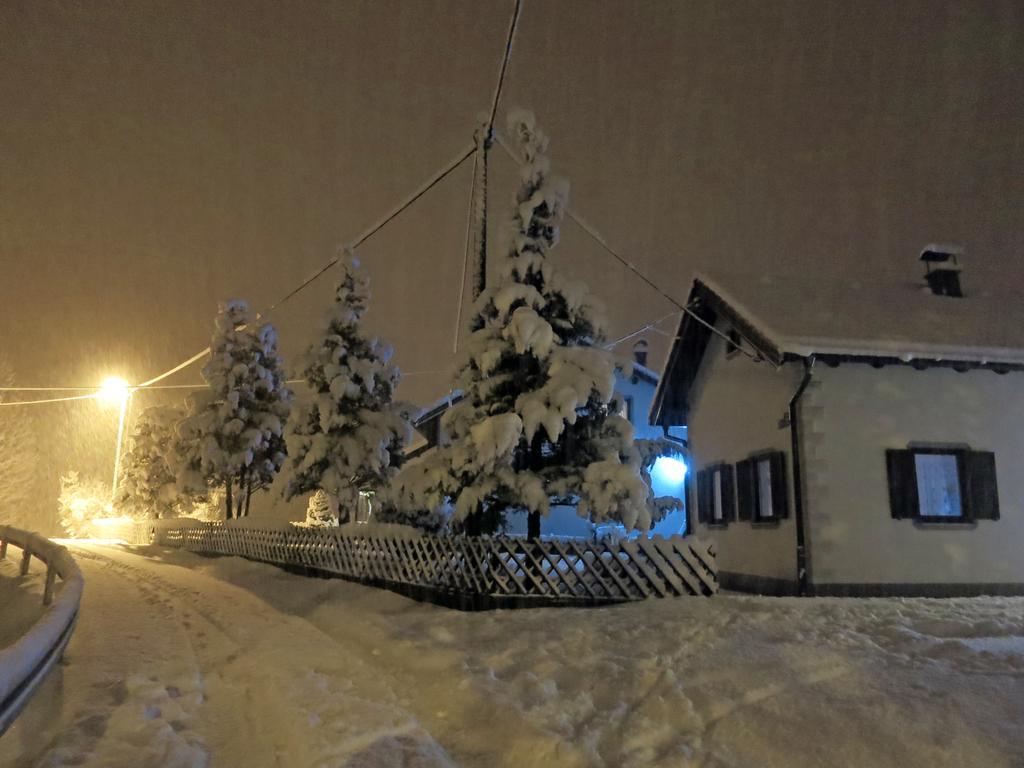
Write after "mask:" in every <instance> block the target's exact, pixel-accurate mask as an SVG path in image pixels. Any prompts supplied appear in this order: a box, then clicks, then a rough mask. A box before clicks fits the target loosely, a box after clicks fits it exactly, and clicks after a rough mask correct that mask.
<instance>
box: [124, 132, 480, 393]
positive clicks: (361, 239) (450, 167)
mask: <svg viewBox="0 0 1024 768" xmlns="http://www.w3.org/2000/svg"><path fill="white" fill-rule="evenodd" d="M475 150H476V144H475V143H471V144H470V145H469V146H468V147H466V148H465V149H464V150H463V151H462V152H460V153H459V154H458V155H457V156H456V157H455V159H453V160H452V161H451V162H450V163H448V164H447V165H446V166H444V168H442V169H441V170H440V171H438V172H437V173H436V174H434V175H433V176H432V177H431V178H429V179H428V180H427V181H426V182H424V183H423V184H421V185H420V186H419V187H417V188H416V190H414V191H413V192H412V194H410V195H409V196H408V197H407V198H405V200H403V201H402V202H401V203H399V204H398V205H397V206H395V207H394V208H393V209H392V210H391V211H389V212H388V213H387V214H385V215H384V216H383V217H382V218H381V219H379V220H378V221H377V222H376V223H375V224H373V225H372V226H370V227H369V228H368V229H366V230H364V231H363V232H362V233H361V234H360V235H359V236H358V237H356V238H355V239H354V240H352V241H351V242H350V243H348V244H347V245H346V246H345V247H344V248H342V251H346V250H354V249H355V248H356V247H358V246H360V245H362V244H363V243H365V242H366V241H367V240H369V239H370V238H371V237H373V236H374V235H375V234H377V232H379V231H380V230H381V229H383V228H384V226H386V225H387V224H388V223H390V222H391V221H392V220H393V219H394V218H395V217H396V216H398V215H399V214H400V213H401V212H402V211H404V210H405V209H406V208H408V207H409V206H410V205H412V204H413V203H415V202H416V201H417V200H419V199H420V198H421V197H423V195H424V194H426V193H427V192H428V191H429V190H430V189H431V188H432V187H434V186H435V185H436V184H439V183H440V182H441V181H442V180H443V179H444V178H445V177H446V176H448V174H450V173H451V172H452V171H454V170H455V169H456V168H458V167H459V166H460V165H462V163H463V162H465V161H466V159H467V158H468V157H469V156H470V155H472V154H473V152H474V151H475ZM340 258H341V257H340V256H334V257H333V258H332V259H331V260H330V261H328V262H327V263H326V264H325V265H324V266H323V267H321V268H320V270H319V271H318V272H317V273H316V274H314V275H313V276H312V277H310V278H307V279H306V280H305V281H304V282H303V283H302V284H301V285H299V286H298V287H296V288H293V289H292V290H291V291H289V292H288V293H287V294H285V296H283V297H282V298H280V299H279V300H278V301H276V302H274V303H273V304H271V305H270V306H269V307H268V308H267V309H266V310H264V311H263V312H257V313H256V316H257V317H262V316H263V315H266V314H268V313H269V312H271V311H273V310H275V309H277V308H278V307H280V306H281V305H282V304H284V303H285V302H286V301H288V300H289V299H291V298H292V297H293V296H295V295H296V294H297V293H299V291H301V290H302V289H303V288H305V287H306V286H308V285H309V284H310V283H312V282H313V281H314V280H316V279H317V278H318V277H320V276H321V275H322V274H324V273H325V272H326V271H327V270H328V269H330V268H331V267H333V266H334V265H335V264H337V263H338V261H339V260H340ZM209 353H210V348H209V347H206V348H205V349H203V350H201V351H199V352H197V353H196V354H194V355H192V357H190V358H189V359H188V360H185V361H184V362H181V363H179V364H178V365H176V366H174V367H173V368H171V369H170V370H169V371H165V372H164V373H161V374H160V375H159V376H154V377H153V378H152V379H148V380H147V381H144V382H142V383H141V384H138V385H137V388H140V389H141V388H146V387H150V386H152V385H153V384H155V383H156V382H158V381H162V380H164V379H166V378H167V377H168V376H171V375H173V374H175V373H177V372H178V371H180V370H182V369H183V368H187V367H188V366H190V365H192V363H194V362H196V361H197V360H201V359H202V358H204V357H205V356H206V355H208V354H209Z"/></svg>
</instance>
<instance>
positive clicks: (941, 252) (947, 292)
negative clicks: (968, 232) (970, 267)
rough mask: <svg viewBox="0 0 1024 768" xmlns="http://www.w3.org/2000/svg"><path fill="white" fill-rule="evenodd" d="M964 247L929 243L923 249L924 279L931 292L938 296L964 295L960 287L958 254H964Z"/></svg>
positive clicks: (957, 296) (956, 296)
mask: <svg viewBox="0 0 1024 768" xmlns="http://www.w3.org/2000/svg"><path fill="white" fill-rule="evenodd" d="M963 255H964V251H963V248H960V247H959V246H956V245H929V246H926V247H925V249H924V250H923V251H921V261H923V262H924V267H925V274H924V279H925V282H927V284H928V287H929V288H930V289H931V292H932V293H933V294H935V295H936V296H950V297H953V298H957V299H959V298H961V297H963V295H964V294H963V291H962V290H961V288H960V264H959V261H958V260H957V257H958V256H963Z"/></svg>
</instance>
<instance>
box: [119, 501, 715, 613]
mask: <svg viewBox="0 0 1024 768" xmlns="http://www.w3.org/2000/svg"><path fill="white" fill-rule="evenodd" d="M161 522H162V523H163V524H162V525H159V526H153V525H146V524H140V525H139V526H137V528H136V531H135V532H134V533H133V534H132V541H133V543H139V544H142V543H150V542H152V543H156V544H160V545H162V546H168V547H180V548H182V549H187V550H190V551H193V552H200V553H206V554H220V555H238V556H241V557H246V558H249V559H250V560H259V561H261V562H265V563H274V564H276V565H284V566H297V567H302V568H309V569H314V570H316V571H318V572H322V573H328V574H336V575H338V576H343V577H345V578H348V579H353V580H356V581H363V582H367V583H375V584H380V583H383V584H385V585H394V586H403V585H404V586H409V587H417V588H422V589H424V590H427V591H432V592H438V593H446V594H454V595H463V596H467V597H488V598H500V599H521V600H522V601H523V602H526V603H530V604H534V603H536V604H543V603H545V602H557V603H559V604H581V605H586V604H595V603H614V602H623V601H630V600H643V599H645V598H648V597H673V596H678V595H712V594H714V593H715V592H717V591H718V566H717V564H716V562H715V552H714V548H713V547H712V546H711V545H710V544H708V543H706V542H702V541H700V540H697V539H690V538H683V537H681V536H672V537H669V538H663V537H660V536H655V537H654V538H652V539H646V538H642V539H632V540H625V541H622V542H602V543H591V542H583V541H575V540H566V541H559V540H541V541H531V540H528V539H522V538H514V537H504V536H496V537H479V538H465V537H444V536H430V535H424V536H421V537H410V538H399V537H391V536H381V535H376V534H372V535H366V536H361V535H353V534H350V533H341V532H339V531H337V530H332V529H330V528H301V527H293V528H291V529H288V530H279V529H256V528H239V527H231V526H225V525H224V524H223V523H205V524H202V525H191V526H187V527H173V526H172V525H171V524H170V523H171V521H161Z"/></svg>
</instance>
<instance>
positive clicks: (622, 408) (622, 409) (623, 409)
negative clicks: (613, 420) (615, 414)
mask: <svg viewBox="0 0 1024 768" xmlns="http://www.w3.org/2000/svg"><path fill="white" fill-rule="evenodd" d="M619 416H621V417H622V418H624V419H625V420H626V421H632V420H633V398H632V397H629V396H626V397H623V398H622V399H621V400H620V401H619Z"/></svg>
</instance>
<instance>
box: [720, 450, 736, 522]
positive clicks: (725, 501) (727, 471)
mask: <svg viewBox="0 0 1024 768" xmlns="http://www.w3.org/2000/svg"><path fill="white" fill-rule="evenodd" d="M718 471H719V472H721V474H722V522H726V523H729V522H732V521H734V520H735V519H736V485H735V481H734V479H733V474H734V473H733V469H732V464H723V465H722V466H720V467H719V468H718Z"/></svg>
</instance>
